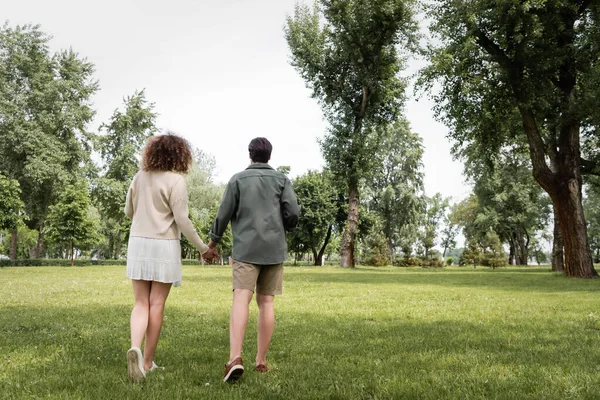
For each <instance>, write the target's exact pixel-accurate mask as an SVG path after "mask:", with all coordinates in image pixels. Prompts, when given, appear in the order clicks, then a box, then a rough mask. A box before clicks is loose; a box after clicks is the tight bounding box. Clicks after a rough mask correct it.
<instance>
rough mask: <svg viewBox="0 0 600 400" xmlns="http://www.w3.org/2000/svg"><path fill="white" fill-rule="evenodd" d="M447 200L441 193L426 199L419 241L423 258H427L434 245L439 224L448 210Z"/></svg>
mask: <svg viewBox="0 0 600 400" xmlns="http://www.w3.org/2000/svg"><path fill="white" fill-rule="evenodd" d="M448 203H449V199H448V198H443V197H442V195H441V193H436V194H435V195H433V196H432V197H427V198H426V209H425V221H424V225H423V227H422V230H421V232H420V236H419V239H420V241H421V246H422V248H423V251H424V255H425V258H429V256H430V254H429V252H430V250H431V249H432V248H433V247H434V246H435V245H436V239H437V237H438V231H439V227H440V222H441V220H442V218H443V217H444V215H445V213H446V209H447V208H448Z"/></svg>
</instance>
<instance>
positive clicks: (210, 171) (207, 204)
mask: <svg viewBox="0 0 600 400" xmlns="http://www.w3.org/2000/svg"><path fill="white" fill-rule="evenodd" d="M215 169H216V161H215V158H214V156H212V155H210V154H207V153H205V152H204V151H202V150H199V149H196V150H195V151H194V164H193V165H192V168H191V169H190V171H189V172H188V174H187V176H186V177H185V180H186V183H187V188H188V197H189V209H190V220H191V221H192V224H193V225H194V226H195V227H196V230H197V231H198V232H199V234H200V235H201V237H202V239H203V240H205V241H208V232H209V231H210V228H211V227H212V223H213V221H214V218H215V215H216V212H217V210H218V207H219V203H220V201H221V197H222V196H223V192H224V190H225V189H224V185H220V184H216V183H215V182H214V179H215ZM225 236H226V237H225V238H224V239H223V240H222V241H221V242H222V243H219V246H220V247H219V250H220V251H221V253H223V254H222V255H223V256H225V257H226V256H229V255H231V241H232V238H231V230H230V228H227V230H226V232H225ZM181 250H182V252H183V255H184V257H185V258H193V259H197V258H198V256H199V254H198V250H197V249H196V247H195V246H194V245H193V244H191V243H190V242H189V241H188V240H187V239H186V238H185V236H182V237H181Z"/></svg>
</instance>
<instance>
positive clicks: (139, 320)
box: [129, 279, 152, 348]
mask: <svg viewBox="0 0 600 400" xmlns="http://www.w3.org/2000/svg"><path fill="white" fill-rule="evenodd" d="M131 283H132V286H133V298H134V306H133V311H131V319H130V321H129V323H130V326H131V347H137V348H141V347H142V341H143V340H144V334H145V333H146V329H147V328H148V314H149V311H150V308H149V301H150V286H151V284H152V282H150V281H140V280H135V279H134V280H132V281H131Z"/></svg>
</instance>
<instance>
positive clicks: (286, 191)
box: [281, 179, 300, 231]
mask: <svg viewBox="0 0 600 400" xmlns="http://www.w3.org/2000/svg"><path fill="white" fill-rule="evenodd" d="M281 216H282V217H283V227H284V228H285V230H286V231H290V230H292V229H294V228H295V227H296V225H298V218H300V206H299V205H298V198H297V197H296V192H294V188H293V187H292V182H290V180H289V179H286V180H285V183H284V185H283V192H282V193H281Z"/></svg>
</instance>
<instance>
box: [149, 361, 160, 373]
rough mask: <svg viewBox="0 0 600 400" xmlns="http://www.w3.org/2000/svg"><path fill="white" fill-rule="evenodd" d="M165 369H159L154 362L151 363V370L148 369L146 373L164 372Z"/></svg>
mask: <svg viewBox="0 0 600 400" xmlns="http://www.w3.org/2000/svg"><path fill="white" fill-rule="evenodd" d="M164 370H165V367H159V366H158V365H156V363H155V362H154V361H152V368H150V369H149V370H148V371H146V372H153V371H164Z"/></svg>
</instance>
